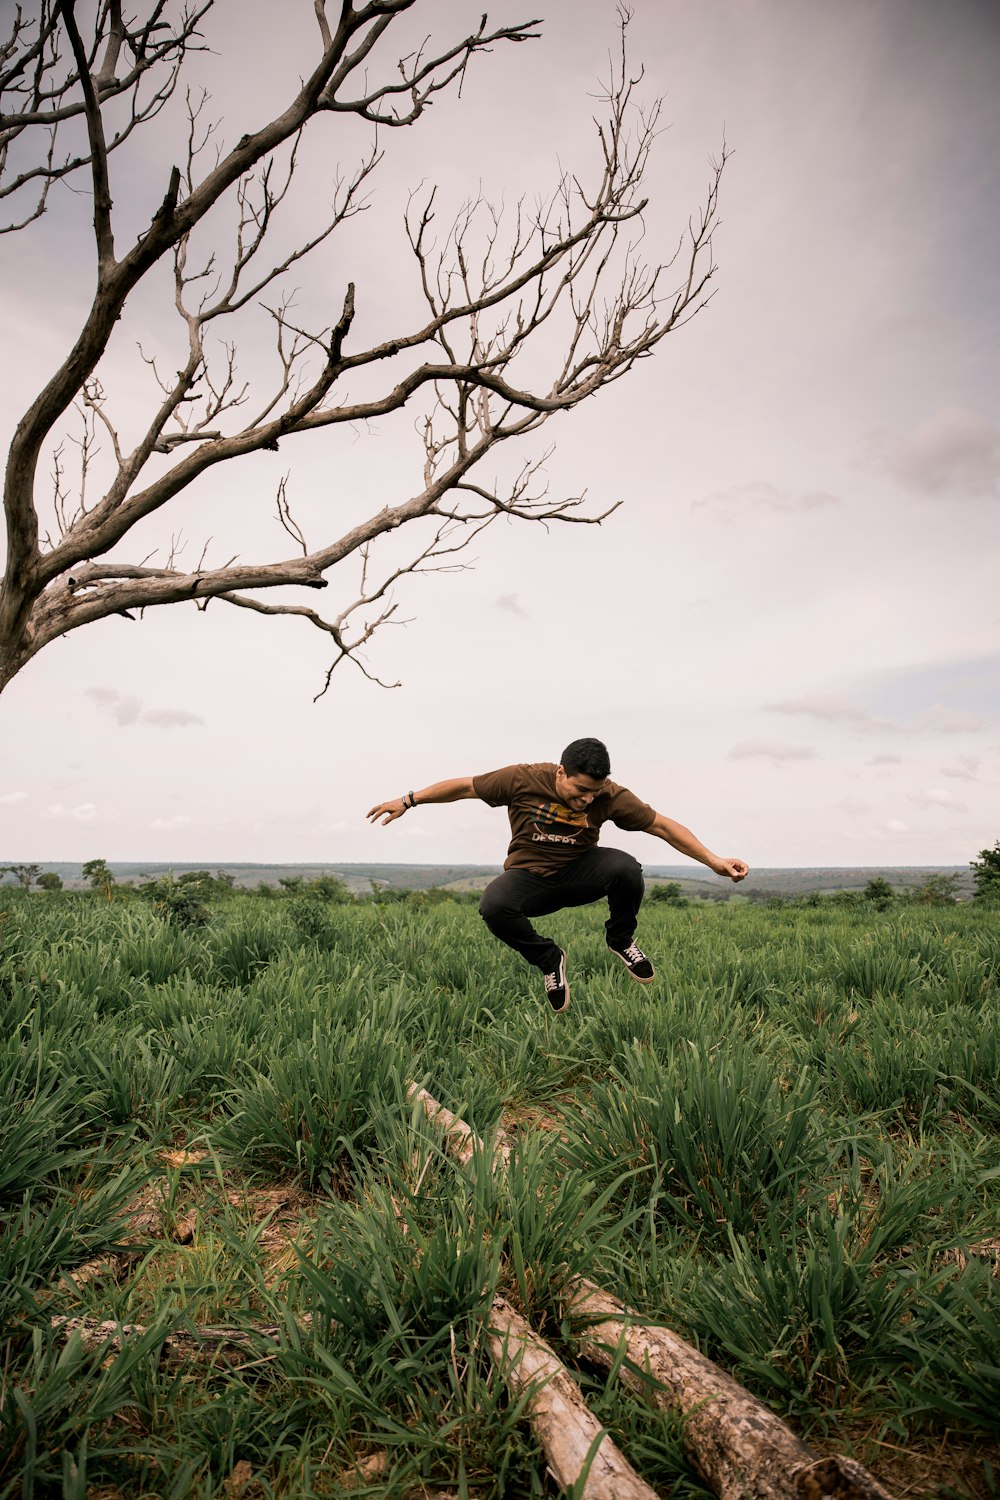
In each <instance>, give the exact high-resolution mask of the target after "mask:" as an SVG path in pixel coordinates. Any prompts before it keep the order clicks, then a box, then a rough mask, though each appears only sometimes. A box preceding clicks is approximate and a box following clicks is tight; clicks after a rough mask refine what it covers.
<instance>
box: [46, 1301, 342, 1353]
mask: <svg viewBox="0 0 1000 1500" xmlns="http://www.w3.org/2000/svg"><path fill="white" fill-rule="evenodd" d="M49 1321H50V1324H51V1326H52V1327H53V1328H55V1329H56V1330H57V1331H58V1332H59V1333H61V1334H62V1335H63V1336H64V1337H65V1338H66V1339H69V1338H70V1337H71V1336H72V1335H73V1334H74V1333H75V1334H76V1335H77V1337H78V1338H79V1340H80V1343H81V1344H82V1345H83V1347H84V1348H85V1349H106V1350H107V1351H108V1352H109V1353H111V1352H117V1351H118V1350H120V1349H123V1348H124V1347H125V1345H126V1343H127V1342H128V1340H129V1339H137V1338H142V1336H143V1334H145V1333H148V1332H149V1330H148V1328H146V1327H144V1326H143V1325H142V1324H141V1323H118V1322H116V1321H115V1320H114V1319H113V1318H108V1319H105V1320H104V1321H102V1320H101V1319H99V1318H65V1317H56V1318H51V1319H50V1320H49ZM311 1326H312V1317H311V1315H310V1314H308V1313H307V1314H306V1315H305V1317H303V1318H302V1319H301V1321H300V1323H299V1327H300V1328H301V1329H302V1331H303V1332H305V1331H306V1330H307V1329H309V1328H311ZM284 1332H285V1330H284V1329H283V1328H282V1327H281V1326H280V1324H277V1323H268V1324H244V1325H243V1326H242V1327H240V1328H230V1327H213V1326H211V1325H209V1324H205V1325H203V1326H199V1327H194V1328H177V1329H174V1330H173V1331H172V1332H171V1333H167V1334H165V1335H164V1338H163V1346H162V1357H163V1358H164V1359H168V1360H174V1361H176V1362H178V1363H182V1364H183V1363H198V1364H215V1363H217V1362H218V1360H219V1356H220V1355H222V1356H224V1357H225V1359H226V1362H227V1363H232V1361H231V1359H230V1356H231V1355H232V1354H234V1353H236V1354H241V1355H249V1356H250V1358H251V1359H252V1360H258V1359H260V1358H261V1357H262V1356H261V1344H262V1343H263V1344H268V1343H271V1344H278V1343H280V1341H281V1337H282V1334H283V1333H284ZM263 1357H265V1358H270V1356H269V1355H267V1354H265V1355H264V1356H263ZM248 1362H249V1361H248V1360H246V1359H244V1360H242V1361H241V1363H243V1364H246V1363H248Z"/></svg>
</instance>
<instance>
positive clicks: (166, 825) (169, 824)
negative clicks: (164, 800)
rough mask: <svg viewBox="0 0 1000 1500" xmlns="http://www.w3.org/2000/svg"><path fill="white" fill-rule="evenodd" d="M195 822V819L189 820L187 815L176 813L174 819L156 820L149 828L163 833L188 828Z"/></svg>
mask: <svg viewBox="0 0 1000 1500" xmlns="http://www.w3.org/2000/svg"><path fill="white" fill-rule="evenodd" d="M193 822H194V818H189V817H188V816H187V814H186V813H175V814H174V816H173V817H172V818H154V819H153V821H152V823H150V825H149V826H150V828H155V829H156V830H157V832H161V833H162V832H163V831H164V830H169V829H171V828H186V827H187V826H188V824H189V823H193Z"/></svg>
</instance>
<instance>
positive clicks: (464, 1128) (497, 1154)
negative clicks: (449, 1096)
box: [406, 1083, 510, 1167]
mask: <svg viewBox="0 0 1000 1500" xmlns="http://www.w3.org/2000/svg"><path fill="white" fill-rule="evenodd" d="M406 1097H407V1099H417V1100H419V1102H420V1103H421V1104H422V1105H423V1109H424V1113H425V1115H426V1116H427V1118H428V1120H433V1121H434V1123H435V1124H436V1125H440V1126H441V1128H442V1129H443V1130H444V1133H445V1135H447V1136H449V1137H450V1138H451V1140H452V1141H454V1143H455V1148H456V1149H455V1156H456V1157H457V1159H458V1160H459V1161H460V1162H461V1164H462V1166H463V1167H465V1166H468V1164H469V1162H470V1161H471V1160H472V1158H473V1157H474V1156H475V1155H476V1153H477V1152H479V1153H482V1154H485V1153H486V1144H485V1142H484V1141H483V1139H482V1137H481V1136H478V1135H477V1134H476V1132H475V1131H474V1130H473V1128H472V1126H471V1125H467V1124H466V1123H465V1121H464V1120H463V1119H462V1118H461V1116H459V1115H456V1114H454V1113H453V1112H452V1111H451V1110H450V1109H448V1108H446V1106H445V1105H443V1104H439V1103H438V1101H437V1099H435V1098H434V1095H433V1094H429V1093H428V1092H427V1090H426V1089H422V1088H418V1087H417V1085H416V1084H415V1083H411V1084H409V1085H408V1086H407V1090H406ZM491 1154H492V1158H493V1165H494V1166H495V1167H496V1166H499V1165H501V1164H502V1165H504V1166H506V1165H507V1163H508V1162H509V1161H510V1147H509V1146H506V1145H504V1144H503V1142H502V1141H500V1140H499V1139H498V1137H496V1136H495V1137H494V1139H493V1144H492V1147H491Z"/></svg>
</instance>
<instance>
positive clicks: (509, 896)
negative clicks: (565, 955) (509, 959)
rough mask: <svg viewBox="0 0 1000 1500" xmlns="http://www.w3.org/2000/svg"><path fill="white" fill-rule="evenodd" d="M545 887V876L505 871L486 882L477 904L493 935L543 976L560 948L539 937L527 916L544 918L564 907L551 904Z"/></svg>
mask: <svg viewBox="0 0 1000 1500" xmlns="http://www.w3.org/2000/svg"><path fill="white" fill-rule="evenodd" d="M549 884H550V883H549V880H548V878H547V877H546V876H544V875H534V874H532V872H531V871H530V870H505V871H504V872H503V874H502V875H498V876H497V878H496V879H495V880H491V881H490V883H489V885H488V886H487V887H486V889H485V891H484V892H483V896H482V900H481V901H480V903H479V915H480V916H481V917H482V919H483V921H484V922H485V923H486V925H487V927H488V928H489V929H490V931H491V932H492V934H493V936H494V937H496V938H499V939H500V941H501V943H506V944H507V946H508V947H509V948H513V949H514V951H515V953H520V955H521V957H522V958H523V959H525V960H526V961H527V962H528V963H529V964H533V965H534V967H535V968H536V969H541V970H542V972H543V973H548V972H549V971H551V970H552V969H553V968H554V967H555V966H556V964H557V963H558V961H559V956H560V954H561V953H562V949H561V948H560V947H559V945H558V943H554V942H553V941H552V939H551V938H547V937H541V936H540V935H539V934H538V933H537V932H536V931H535V929H534V928H533V927H532V925H531V923H530V922H529V921H528V917H529V916H533V917H540V916H543V915H547V914H548V913H551V912H554V911H558V910H559V908H560V906H562V905H565V904H566V903H565V902H560V901H558V900H557V901H556V902H555V904H552V902H551V899H550V898H551V895H552V892H551V890H550V889H549Z"/></svg>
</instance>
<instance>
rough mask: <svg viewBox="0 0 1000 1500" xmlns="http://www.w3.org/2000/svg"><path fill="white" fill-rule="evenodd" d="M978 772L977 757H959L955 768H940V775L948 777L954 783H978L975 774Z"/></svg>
mask: <svg viewBox="0 0 1000 1500" xmlns="http://www.w3.org/2000/svg"><path fill="white" fill-rule="evenodd" d="M978 770H979V757H978V755H960V756H959V757H958V765H957V766H942V767H941V775H942V776H950V777H951V778H952V779H953V780H954V781H978V780H979V777H978V776H977V775H976V772H977V771H978Z"/></svg>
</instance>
